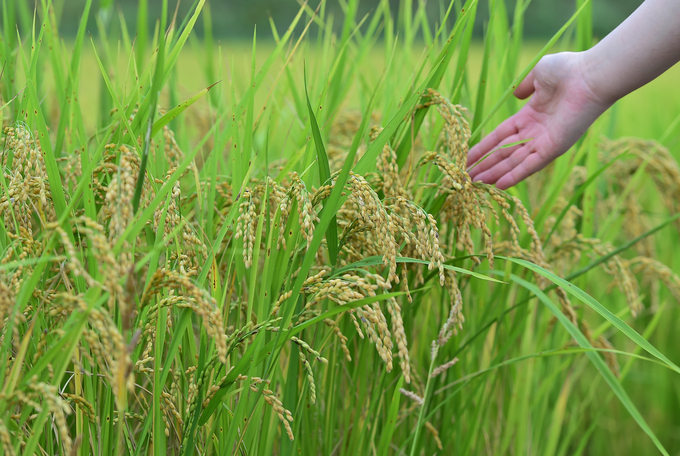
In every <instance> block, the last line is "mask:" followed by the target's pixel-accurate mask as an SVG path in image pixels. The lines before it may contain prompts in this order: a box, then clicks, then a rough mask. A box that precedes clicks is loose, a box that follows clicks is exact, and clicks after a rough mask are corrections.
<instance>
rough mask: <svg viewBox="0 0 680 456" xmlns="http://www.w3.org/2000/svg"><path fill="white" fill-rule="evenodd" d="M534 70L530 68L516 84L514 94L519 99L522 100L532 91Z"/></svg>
mask: <svg viewBox="0 0 680 456" xmlns="http://www.w3.org/2000/svg"><path fill="white" fill-rule="evenodd" d="M534 90H535V89H534V71H533V70H531V71H530V72H529V74H528V75H527V77H526V78H524V80H523V81H522V82H521V83H520V84H519V85H518V86H517V88H516V89H515V91H514V92H513V93H514V95H515V96H516V97H517V98H519V99H520V100H524V99H525V98H527V97H529V96H530V95H531V94H532V93H534Z"/></svg>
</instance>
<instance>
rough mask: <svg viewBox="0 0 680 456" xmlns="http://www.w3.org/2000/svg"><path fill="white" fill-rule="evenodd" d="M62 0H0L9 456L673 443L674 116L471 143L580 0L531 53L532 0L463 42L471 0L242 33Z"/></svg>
mask: <svg viewBox="0 0 680 456" xmlns="http://www.w3.org/2000/svg"><path fill="white" fill-rule="evenodd" d="M59 3H60V2H57V1H55V2H51V1H49V0H41V1H39V2H36V5H35V8H34V6H33V4H32V3H31V2H24V1H22V0H4V1H3V2H2V17H3V22H2V42H1V44H0V57H1V60H2V61H3V62H4V64H5V66H4V71H3V75H2V78H0V95H1V97H2V102H0V106H2V111H0V112H1V115H2V123H3V125H2V127H3V131H2V135H1V139H0V141H2V151H1V152H0V162H1V164H2V173H0V183H1V184H2V189H1V191H0V214H2V216H1V217H0V257H1V260H0V321H1V322H2V323H1V326H0V347H1V348H0V385H2V386H1V387H2V390H1V391H0V412H2V413H1V414H0V417H1V418H0V446H1V448H2V452H4V454H8V455H15V454H17V455H18V454H26V455H33V454H46V455H56V454H64V455H72V454H73V455H90V454H92V455H95V454H96V455H99V454H135V455H136V454H153V455H165V454H178V455H191V454H206V455H208V454H210V455H226V454H253V455H254V454H262V455H269V454H281V455H288V454H305V455H306V454H327V455H340V454H377V455H381V456H383V455H391V454H394V455H401V454H409V455H425V454H428V455H429V454H542V455H543V454H545V455H565V454H601V453H602V452H604V451H610V452H611V451H613V452H615V453H617V454H651V453H652V452H654V451H658V452H660V453H661V454H670V453H674V452H677V451H678V448H680V443H679V442H678V441H677V438H676V437H675V436H674V434H675V430H674V427H673V423H674V419H675V418H676V417H677V396H673V394H676V393H677V389H676V386H675V385H676V383H677V382H675V376H676V375H677V374H678V373H680V368H679V367H678V366H677V364H676V363H677V362H678V359H677V358H678V357H677V354H676V353H674V351H673V347H676V346H677V344H674V342H675V340H676V337H677V336H675V334H674V331H672V329H673V328H674V325H673V322H672V318H673V316H676V315H677V311H676V309H675V307H676V306H675V303H676V302H677V300H678V299H680V276H678V274H677V273H676V272H675V271H677V270H678V264H677V261H678V260H677V259H676V258H674V257H673V255H672V251H669V246H672V245H675V244H674V243H677V236H678V232H679V231H678V230H680V221H679V219H680V215H678V214H677V204H678V203H677V201H678V200H679V197H680V167H679V166H678V163H677V160H676V158H675V156H674V154H673V146H677V143H673V141H675V140H677V133H678V132H677V131H676V130H677V128H676V127H677V122H675V123H671V124H669V125H668V126H667V127H666V130H665V133H664V135H663V136H661V137H659V138H657V139H656V140H655V139H645V140H643V139H634V138H621V137H619V135H615V134H613V132H614V127H613V125H615V122H616V117H615V115H616V112H613V113H611V114H609V115H607V116H605V117H603V118H602V119H600V120H599V121H598V122H597V123H596V124H595V125H594V126H593V128H592V129H591V130H590V131H589V132H588V134H587V135H585V136H584V138H583V139H582V140H581V141H580V142H579V143H578V144H577V146H575V147H574V149H573V150H572V151H570V152H569V153H568V154H565V157H563V158H562V159H560V160H559V161H558V162H557V164H556V165H554V166H553V167H552V168H551V169H549V170H547V171H545V172H544V173H541V174H539V175H537V176H535V177H533V178H532V179H530V180H529V181H527V182H526V183H523V184H521V185H520V186H518V187H516V188H513V189H510V190H509V191H501V190H498V189H497V188H496V187H494V186H489V185H485V184H482V183H476V182H472V181H471V179H470V177H469V175H468V171H467V169H466V160H467V152H468V149H469V147H470V146H471V145H472V144H474V143H475V142H477V141H479V139H480V137H481V135H482V132H484V131H487V130H488V129H489V128H490V127H492V126H493V125H495V124H497V123H498V122H499V121H501V120H502V119H503V118H504V117H505V116H506V115H507V114H509V113H511V112H514V110H515V109H516V108H517V106H516V104H517V103H516V102H515V100H511V99H510V98H509V96H510V94H511V92H512V88H513V87H514V86H515V85H516V84H517V83H518V82H519V81H520V80H521V79H522V78H523V77H524V76H525V75H526V74H527V73H528V72H529V71H530V69H531V68H532V66H533V65H535V63H536V62H537V61H538V60H539V59H540V57H541V56H543V55H545V54H546V53H548V52H551V50H555V48H554V47H562V48H577V49H578V48H580V49H584V48H586V47H588V46H589V45H590V44H592V40H593V37H592V33H590V29H589V27H590V23H591V18H592V5H591V3H590V1H588V0H580V1H578V2H576V3H577V5H576V9H575V13H574V15H573V16H572V17H571V18H569V19H568V20H567V21H566V22H565V24H564V27H562V28H561V29H560V30H558V31H557V32H556V34H555V36H554V37H553V38H552V39H551V40H549V42H548V43H547V44H545V46H543V47H542V48H541V49H540V51H539V52H538V53H535V52H534V53H528V51H526V50H525V49H524V44H523V42H522V24H523V14H524V10H525V7H526V6H527V5H526V2H523V1H517V2H514V11H509V10H508V5H506V3H505V2H502V1H500V0H491V1H489V11H490V16H489V17H487V18H485V24H486V26H485V35H484V43H483V45H481V46H480V45H478V44H476V43H475V42H474V41H473V26H474V23H475V20H476V18H477V13H478V7H479V2H478V0H466V1H464V2H463V1H460V0H456V1H452V2H440V11H441V14H440V17H439V20H438V21H437V24H431V23H430V22H429V20H428V15H427V13H426V3H425V2H418V3H417V5H416V4H415V2H412V1H411V0H404V1H402V2H401V3H400V7H399V9H398V11H395V10H393V9H392V8H391V6H390V2H388V1H387V0H382V1H381V2H380V4H379V7H378V8H377V9H375V10H374V11H372V12H371V13H370V14H369V15H367V16H365V17H359V16H358V14H357V11H358V6H359V1H358V0H349V1H347V2H342V5H343V11H344V17H342V18H340V21H341V25H340V26H337V22H334V21H338V20H339V19H338V18H337V17H336V18H334V17H333V16H332V15H330V14H327V13H326V3H325V2H323V1H322V2H320V3H319V4H318V5H314V4H308V3H306V2H305V3H303V4H301V6H300V9H299V11H298V14H297V15H296V16H295V18H294V20H293V22H292V23H291V24H290V26H289V27H288V28H287V29H286V30H285V31H284V30H278V29H277V27H276V25H275V23H274V21H271V29H270V30H269V31H267V32H266V33H265V32H263V31H261V30H259V31H256V33H255V34H254V36H253V40H252V50H249V51H244V50H243V48H237V47H236V46H231V45H230V44H229V43H225V44H220V45H217V44H216V40H215V38H214V37H213V36H212V29H211V27H210V24H211V20H212V19H211V15H210V8H209V3H208V2H206V0H195V1H194V3H193V5H192V7H191V9H190V11H189V13H188V14H187V15H186V17H181V16H179V15H178V14H177V13H173V11H175V10H174V9H173V8H174V6H175V5H174V4H169V3H172V2H168V1H167V0H163V1H162V3H161V4H160V5H155V6H154V5H149V4H148V3H147V2H146V1H141V2H139V9H138V16H137V22H136V23H137V30H136V31H134V32H132V31H130V30H128V23H127V22H126V18H125V17H123V16H122V14H117V10H116V8H115V5H114V4H113V2H105V1H102V2H100V3H98V4H97V3H95V2H92V0H86V2H85V7H84V9H83V15H82V18H81V19H80V22H79V24H80V25H79V29H78V33H77V35H76V37H75V39H74V40H73V41H72V42H71V41H68V42H67V41H64V39H63V38H62V37H61V36H60V33H59V27H60V22H61V21H63V20H64V18H63V17H60V14H59V11H60V8H59ZM29 4H30V6H29ZM480 14H481V13H480ZM153 15H157V17H156V16H153ZM150 16H152V17H153V18H154V19H157V20H156V26H155V29H153V30H147V28H146V24H147V23H149V21H148V19H149V17H150ZM91 20H94V23H95V24H96V30H89V29H88V27H89V26H90V25H91V24H92V22H88V21H91ZM198 21H203V23H204V24H205V26H204V35H203V36H200V37H198V36H196V33H195V31H194V28H195V26H196V24H197V22H198ZM16 24H18V27H17V26H16ZM574 34H575V38H574ZM263 37H266V38H263ZM263 41H264V44H263ZM197 84H198V85H199V86H198V87H195V86H196V85H197ZM190 89H191V90H192V91H190ZM616 109H618V108H617V107H615V110H616ZM621 128H623V127H621ZM605 133H606V134H605ZM607 135H609V136H612V138H607ZM664 317H665V318H664ZM673 360H675V361H673ZM644 376H647V377H644ZM641 379H643V380H641ZM643 384H644V385H645V387H644V388H642V387H641V386H640V385H643Z"/></svg>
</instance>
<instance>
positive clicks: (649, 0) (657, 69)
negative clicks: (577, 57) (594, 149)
mask: <svg viewBox="0 0 680 456" xmlns="http://www.w3.org/2000/svg"><path fill="white" fill-rule="evenodd" d="M581 57H582V59H581V62H582V65H583V66H584V68H583V71H584V74H585V75H587V79H588V83H589V85H590V87H591V89H592V91H593V94H594V95H596V96H597V97H599V98H600V99H601V100H602V101H603V102H605V103H608V104H612V103H614V102H615V101H616V100H618V99H619V98H621V97H623V96H625V95H627V94H629V93H630V92H632V91H634V90H635V89H638V88H639V87H642V86H643V85H645V84H647V83H648V82H650V81H652V80H653V79H655V78H656V77H657V76H659V75H661V74H662V73H663V72H665V71H666V70H667V69H669V68H670V67H672V66H673V65H674V64H675V63H677V62H678V61H679V60H680V1H678V0H646V1H645V2H644V3H643V4H642V5H640V7H639V8H638V9H637V10H636V11H635V12H634V13H633V14H632V15H630V16H629V17H628V18H627V19H626V20H625V21H624V22H623V23H621V25H619V26H618V27H617V28H616V29H615V30H614V31H613V32H611V33H610V34H609V35H607V36H606V37H605V38H604V39H603V40H602V41H600V42H599V43H598V44H597V45H595V46H594V47H593V48H592V49H589V50H588V51H585V52H583V53H582V56H581Z"/></svg>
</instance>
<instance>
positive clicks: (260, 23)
mask: <svg viewBox="0 0 680 456" xmlns="http://www.w3.org/2000/svg"><path fill="white" fill-rule="evenodd" d="M26 1H27V2H29V3H31V4H33V3H34V0H26ZM147 1H148V7H149V17H150V18H157V17H159V16H160V8H161V0H147ZM400 1H401V0H390V3H391V4H392V7H393V10H394V13H395V17H396V14H397V11H398V9H399V3H400ZM421 1H424V2H425V3H426V6H427V10H428V13H429V16H430V18H431V22H432V24H434V23H435V22H436V20H437V18H439V17H441V16H440V11H441V9H442V8H446V7H448V4H449V2H448V0H447V1H442V0H421ZM53 3H54V4H55V6H56V7H57V11H58V12H60V13H61V15H62V22H61V23H62V30H61V33H62V35H65V36H69V35H73V34H75V31H76V28H77V22H78V20H79V19H80V16H81V14H82V11H83V5H84V4H85V0H53ZM98 3H99V5H97V6H100V5H101V6H104V7H107V6H108V7H109V8H110V9H111V13H113V14H117V11H121V12H122V13H123V14H124V16H125V18H126V20H127V22H128V27H129V29H130V31H134V30H135V27H136V17H137V6H138V4H139V0H99V1H98ZM208 3H209V5H210V8H211V10H212V13H213V22H214V25H213V27H214V30H213V33H214V34H215V36H216V37H221V38H232V39H233V38H248V39H249V38H251V37H252V34H253V30H254V28H255V27H256V26H257V29H258V30H259V32H258V36H259V37H261V38H265V39H266V38H269V37H271V32H270V27H269V16H270V15H271V17H272V19H273V20H274V22H275V23H276V25H277V27H279V29H285V28H286V27H287V26H288V24H290V22H291V20H292V19H293V17H294V15H295V13H296V12H297V11H298V9H299V6H300V4H299V3H298V1H296V0H212V1H210V2H208ZM378 3H379V0H361V7H360V14H359V17H362V16H363V15H365V14H367V13H369V12H370V11H371V10H372V9H374V8H375V7H376V5H377V4H378ZM414 3H416V2H414ZM479 3H480V4H479V12H478V14H477V25H476V28H477V30H476V32H477V35H478V36H480V37H481V34H482V29H483V27H484V20H485V18H488V14H487V11H488V8H489V6H488V2H486V1H480V2H479ZM641 3H642V1H640V0H595V1H594V2H593V29H594V34H595V36H596V37H598V38H601V37H603V36H604V35H606V34H607V33H608V32H610V31H611V30H612V29H614V28H615V27H616V26H617V25H618V24H619V23H621V21H623V20H624V19H625V18H626V17H627V16H628V15H629V14H630V13H632V12H633V11H634V10H635V8H637V7H638V6H639V5H640V4H641ZM169 4H170V7H171V8H172V9H173V10H174V8H175V7H176V5H177V4H178V3H177V1H175V0H170V2H169ZM193 4H194V0H179V7H178V13H179V14H178V17H184V15H185V14H186V12H187V11H189V10H190V9H191V7H192V5H193ZM309 4H310V5H311V6H312V7H314V8H315V7H316V6H317V5H318V0H311V1H310V2H309ZM343 4H344V2H343V1H342V0H331V1H328V2H327V6H326V11H327V12H328V13H333V15H334V16H335V17H336V18H338V20H337V21H335V25H336V26H337V27H340V26H341V21H340V20H339V18H341V17H342V8H343V6H342V5H343ZM574 4H575V2H574V1H573V0H533V1H531V2H530V3H529V5H528V6H527V9H526V15H525V19H524V21H525V25H524V28H525V37H526V38H535V39H541V38H546V37H550V36H552V35H553V34H554V33H555V32H556V31H557V30H558V29H559V28H560V27H561V26H562V25H563V24H564V22H565V21H566V20H567V19H568V18H569V17H570V16H571V14H572V13H573V12H574ZM507 5H508V11H513V9H514V1H510V2H507ZM0 14H1V12H0ZM92 22H93V23H92V24H91V27H90V30H91V31H92V33H93V34H96V33H95V32H96V25H95V24H94V20H92ZM149 25H150V26H152V27H153V24H149ZM202 27H203V24H201V23H200V22H199V24H197V32H198V34H199V35H200V34H201V33H202Z"/></svg>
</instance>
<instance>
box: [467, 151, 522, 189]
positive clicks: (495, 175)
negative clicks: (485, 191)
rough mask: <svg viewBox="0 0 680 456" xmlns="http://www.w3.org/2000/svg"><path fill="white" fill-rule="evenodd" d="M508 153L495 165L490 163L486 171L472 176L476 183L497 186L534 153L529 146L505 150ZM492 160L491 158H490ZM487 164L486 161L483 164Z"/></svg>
mask: <svg viewBox="0 0 680 456" xmlns="http://www.w3.org/2000/svg"><path fill="white" fill-rule="evenodd" d="M503 151H508V152H506V153H505V154H504V156H503V157H499V158H498V159H497V160H496V162H495V163H490V164H489V166H486V167H485V169H482V170H481V172H479V173H477V174H476V175H474V176H472V175H471V176H470V177H471V178H472V180H473V181H475V182H484V183H486V184H495V183H496V182H497V181H498V179H500V178H501V177H503V176H505V175H506V174H507V173H508V172H510V171H512V170H513V169H514V168H515V167H517V166H519V165H520V164H521V163H522V162H523V161H524V160H526V159H527V157H529V155H530V154H531V153H532V149H530V148H529V147H527V146H515V147H509V148H508V149H503ZM489 158H491V157H489ZM481 164H482V165H484V164H486V161H484V162H482V163H481Z"/></svg>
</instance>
